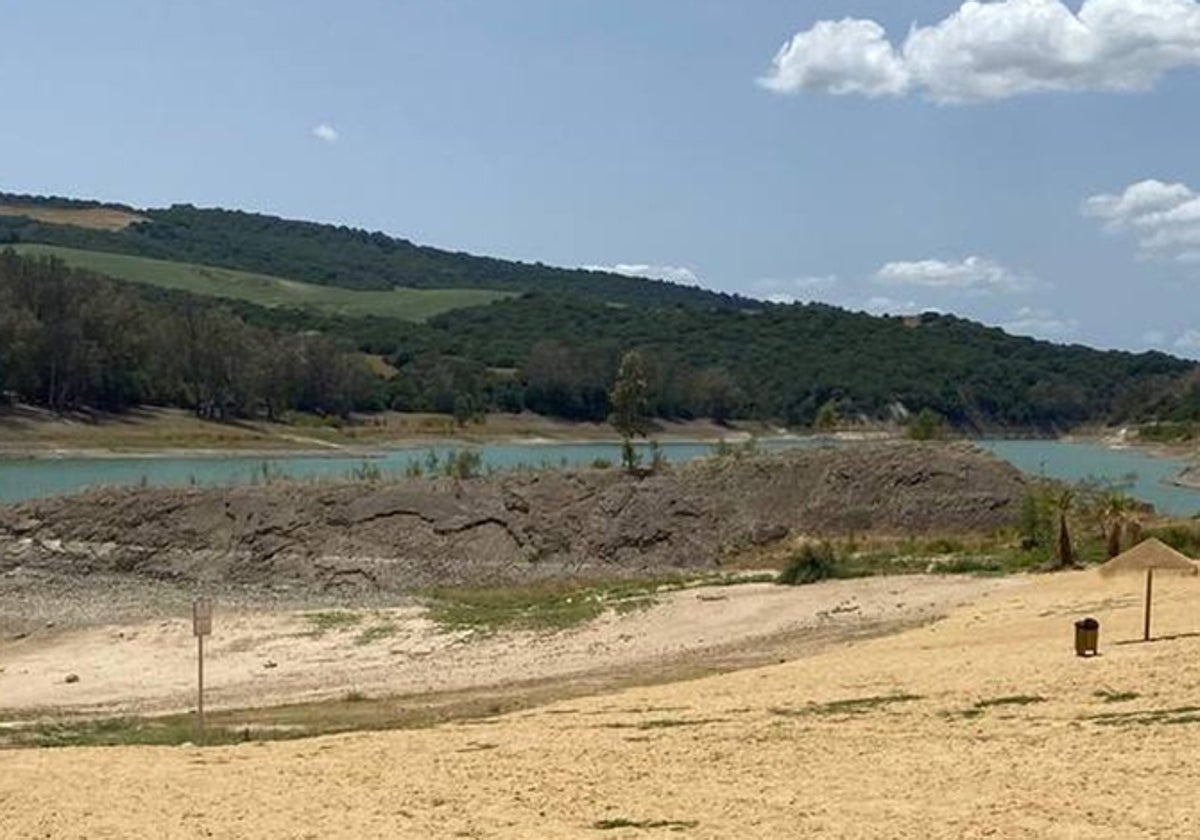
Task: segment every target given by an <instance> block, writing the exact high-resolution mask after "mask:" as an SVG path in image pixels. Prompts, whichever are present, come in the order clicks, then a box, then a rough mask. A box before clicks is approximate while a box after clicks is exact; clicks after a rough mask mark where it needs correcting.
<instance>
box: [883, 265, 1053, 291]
mask: <svg viewBox="0 0 1200 840" xmlns="http://www.w3.org/2000/svg"><path fill="white" fill-rule="evenodd" d="M875 279H876V280H877V281H878V282H880V283H888V284H892V285H897V286H923V287H925V288H930V289H953V290H959V291H972V292H979V293H989V292H993V291H999V292H1018V291H1023V290H1026V289H1029V288H1032V287H1033V286H1034V280H1033V278H1031V277H1026V276H1024V275H1022V274H1018V273H1017V272H1014V271H1012V270H1011V269H1008V268H1005V267H1004V266H1002V265H1000V263H998V262H996V261H994V260H990V259H987V258H986V257H975V256H972V257H967V258H966V259H963V260H958V261H955V262H946V261H944V260H916V261H914V262H905V261H900V262H890V263H887V264H886V265H884V266H883V267H882V268H880V269H879V270H878V271H877V272H875Z"/></svg>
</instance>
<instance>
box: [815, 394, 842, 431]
mask: <svg viewBox="0 0 1200 840" xmlns="http://www.w3.org/2000/svg"><path fill="white" fill-rule="evenodd" d="M840 422H841V418H839V417H838V410H837V404H836V403H834V401H833V400H830V401H829V402H827V403H825V404H824V405H822V406H821V408H820V410H818V411H817V419H815V420H813V428H814V429H816V430H818V431H821V432H828V431H830V430H832V429H836V428H837V426H838V423H840Z"/></svg>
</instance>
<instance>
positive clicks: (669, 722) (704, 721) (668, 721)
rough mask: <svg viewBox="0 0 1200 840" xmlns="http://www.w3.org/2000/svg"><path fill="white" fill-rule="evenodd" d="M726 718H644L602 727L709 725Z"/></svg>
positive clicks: (638, 727) (631, 727) (655, 727)
mask: <svg viewBox="0 0 1200 840" xmlns="http://www.w3.org/2000/svg"><path fill="white" fill-rule="evenodd" d="M725 722H726V721H725V718H700V719H697V720H688V719H686V718H660V719H657V720H643V721H640V722H638V723H606V724H603V725H601V726H600V728H601V729H642V730H647V729H678V728H680V727H685V726H707V725H708V724H710V723H725Z"/></svg>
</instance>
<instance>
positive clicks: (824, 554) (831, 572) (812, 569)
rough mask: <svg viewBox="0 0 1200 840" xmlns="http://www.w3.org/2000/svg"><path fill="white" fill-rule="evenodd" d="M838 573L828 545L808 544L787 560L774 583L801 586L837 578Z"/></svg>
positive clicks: (831, 549) (834, 558)
mask: <svg viewBox="0 0 1200 840" xmlns="http://www.w3.org/2000/svg"><path fill="white" fill-rule="evenodd" d="M838 572H839V568H838V563H837V558H836V557H835V556H834V553H833V548H832V547H831V546H830V545H829V544H828V543H821V544H820V545H813V544H812V543H808V544H805V545H804V546H803V547H802V548H801V549H800V550H799V551H797V552H796V553H795V554H793V555H792V556H791V557H790V558H789V559H788V561H787V564H786V565H784V567H783V571H781V572H780V573H779V577H777V578H776V582H777V583H781V584H784V585H786V586H802V585H804V584H806V583H816V582H817V581H819V580H825V579H827V578H832V577H838Z"/></svg>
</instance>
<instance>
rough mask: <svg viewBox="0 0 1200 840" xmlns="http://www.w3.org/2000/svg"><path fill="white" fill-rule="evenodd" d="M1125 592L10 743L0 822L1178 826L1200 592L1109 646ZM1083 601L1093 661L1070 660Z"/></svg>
mask: <svg viewBox="0 0 1200 840" xmlns="http://www.w3.org/2000/svg"><path fill="white" fill-rule="evenodd" d="M1140 585H1141V582H1140V580H1138V579H1137V578H1126V579H1120V580H1117V581H1104V580H1101V579H1100V578H1099V577H1098V575H1096V574H1095V573H1094V572H1081V573H1072V574H1067V575H1059V576H1055V577H1045V578H1037V579H1035V580H1033V582H1031V583H1030V584H1029V585H1026V586H1022V587H1016V588H1010V589H1006V590H1001V591H996V592H994V593H992V594H990V595H987V596H985V597H983V598H981V599H979V600H978V601H976V602H975V603H973V604H972V605H969V606H966V607H963V608H960V609H958V610H956V611H955V612H954V613H953V614H952V615H951V616H950V617H949V618H947V619H945V620H943V621H940V622H937V623H935V624H932V625H929V626H926V627H923V628H919V629H915V630H910V631H907V632H904V633H901V634H899V635H895V636H891V637H887V638H882V639H875V640H871V641H866V642H858V643H851V644H847V645H845V646H842V647H839V648H837V649H834V650H830V651H827V652H825V653H823V654H821V655H818V656H815V657H811V658H807V659H803V660H799V661H794V662H790V663H786V664H780V665H773V666H769V667H762V668H757V669H751V670H744V671H739V672H736V673H732V674H725V675H721V676H716V677H711V678H707V679H702V680H695V681H690V682H684V683H675V684H670V685H661V686H657V687H650V688H638V689H631V690H627V691H623V692H620V693H617V694H612V695H608V696H599V697H594V698H590V699H577V700H572V701H569V702H565V703H560V704H557V705H552V706H548V707H544V708H540V709H536V710H532V711H526V712H521V713H517V714H513V715H509V716H505V717H501V718H494V719H490V720H487V721H484V722H477V723H474V724H452V725H446V726H441V727H438V728H434V729H428V730H421V731H408V732H391V733H373V734H366V733H364V734H357V735H348V736H333V737H326V738H318V739H311V740H304V741H294V742H283V743H272V744H265V745H259V744H247V745H243V746H237V747H222V748H213V749H203V750H202V749H197V748H192V747H181V748H110V749H59V750H17V751H11V752H6V753H2V754H0V836H2V837H5V838H32V837H52V838H58V837H109V838H113V837H162V838H193V837H197V838H198V837H215V838H267V837H270V838H331V837H332V838H376V837H378V838H395V837H412V838H425V837H480V838H482V837H489V838H490V837H496V838H559V837H652V836H683V837H705V838H743V837H769V838H785V837H839V838H886V837H903V838H909V837H911V838H982V837H999V838H1120V840H1126V839H1127V838H1174V837H1179V838H1190V837H1196V836H1200V795H1197V790H1198V788H1200V759H1198V758H1197V756H1198V755H1200V713H1197V712H1196V711H1189V710H1188V709H1189V708H1194V707H1196V706H1200V666H1198V665H1197V661H1198V657H1200V635H1188V634H1193V633H1197V632H1198V631H1200V612H1198V611H1197V610H1196V607H1195V605H1196V604H1197V602H1198V601H1200V581H1197V580H1195V579H1179V578H1175V579H1167V578H1163V579H1161V580H1160V581H1159V585H1158V586H1157V587H1156V590H1157V593H1156V605H1157V610H1156V627H1157V629H1158V632H1160V633H1163V634H1171V633H1174V634H1180V635H1176V636H1175V637H1174V638H1164V639H1162V640H1160V641H1156V642H1154V643H1152V644H1120V643H1118V642H1121V641H1124V640H1129V639H1134V638H1138V637H1139V636H1140V622H1141V611H1140ZM1082 615H1094V616H1095V617H1097V618H1099V619H1100V620H1101V622H1102V631H1101V645H1102V655H1101V656H1099V657H1096V658H1092V659H1079V658H1076V657H1075V656H1074V653H1073V650H1072V631H1071V622H1072V620H1074V619H1075V618H1077V617H1080V616H1082ZM1103 692H1109V693H1110V694H1109V695H1108V697H1109V698H1110V699H1105V697H1103V696H1101V694H1100V693H1103ZM1121 692H1136V693H1137V694H1138V696H1137V697H1135V698H1128V699H1117V700H1113V699H1111V698H1112V697H1114V696H1115V697H1118V698H1119V697H1120V695H1119V693H1121ZM1114 693H1117V694H1114ZM1014 697H1026V698H1031V697H1039V698H1044V699H1043V700H1042V701H1041V702H1029V703H1026V704H1024V705H1019V704H1015V703H1008V704H1004V703H1001V704H996V701H1001V700H1004V699H1006V698H1014ZM871 698H876V699H871ZM878 698H890V700H887V699H878ZM905 698H907V699H905ZM855 700H857V701H861V702H859V703H858V704H857V705H855V704H853V703H849V704H847V703H843V702H842V701H855ZM980 703H983V704H988V703H991V704H992V705H984V706H978V705H977V704H980ZM830 704H832V705H830ZM1104 715H1108V716H1109V717H1099V716H1104ZM628 823H640V824H642V826H643V827H641V828H638V827H622V826H627V824H628ZM655 823H660V825H658V827H650V826H651V825H653V824H655ZM662 823H665V824H662ZM606 826H613V827H612V828H607V829H606V828H605V827H606ZM673 828H674V829H677V830H678V834H673V833H672V831H671V829H673Z"/></svg>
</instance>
